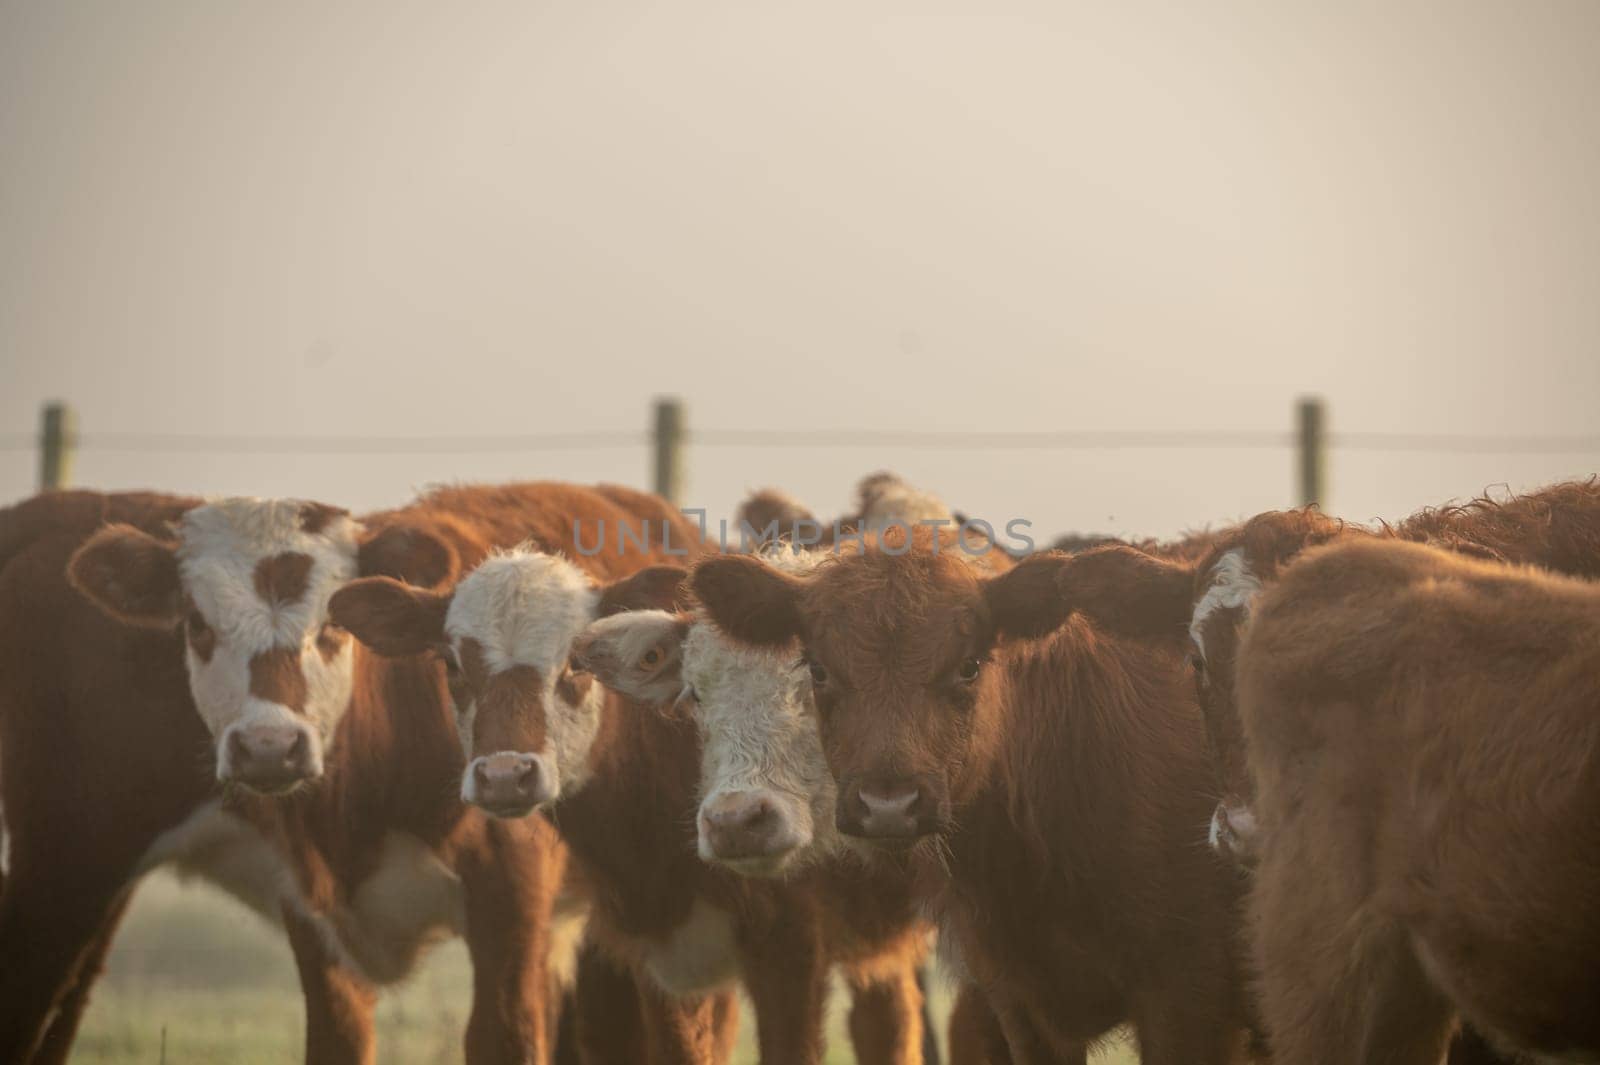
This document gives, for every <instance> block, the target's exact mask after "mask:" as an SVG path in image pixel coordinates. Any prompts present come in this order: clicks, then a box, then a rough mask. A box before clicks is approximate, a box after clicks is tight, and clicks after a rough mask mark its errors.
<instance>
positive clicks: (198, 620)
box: [184, 610, 211, 636]
mask: <svg viewBox="0 0 1600 1065" xmlns="http://www.w3.org/2000/svg"><path fill="white" fill-rule="evenodd" d="M184 621H185V622H186V623H187V624H188V626H189V631H190V632H191V633H193V634H195V635H196V636H198V635H200V634H201V633H203V632H210V631H211V626H210V625H207V624H206V619H205V618H203V617H201V616H200V611H198V610H191V611H189V616H188V617H187V618H185V619H184Z"/></svg>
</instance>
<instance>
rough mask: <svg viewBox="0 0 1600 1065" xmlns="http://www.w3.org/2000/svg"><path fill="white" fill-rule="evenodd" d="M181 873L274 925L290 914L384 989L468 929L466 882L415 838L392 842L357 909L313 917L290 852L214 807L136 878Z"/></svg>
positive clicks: (193, 819) (147, 859)
mask: <svg viewBox="0 0 1600 1065" xmlns="http://www.w3.org/2000/svg"><path fill="white" fill-rule="evenodd" d="M164 865H172V866H173V867H174V868H175V870H176V872H177V873H178V875H179V876H180V877H184V878H198V879H202V880H205V881H207V882H208V883H211V884H213V885H215V886H216V887H219V888H221V889H222V890H223V891H225V892H227V893H228V894H230V895H232V896H233V897H234V898H236V899H238V900H239V901H240V902H242V903H244V904H245V905H246V906H248V907H249V908H250V909H251V910H254V911H255V912H256V913H258V914H260V915H261V916H262V917H264V918H266V919H267V920H268V921H270V922H272V923H273V924H281V923H282V920H283V909H284V908H285V907H288V908H290V909H292V910H293V911H294V912H295V913H296V914H298V915H299V916H301V917H302V918H304V919H306V920H307V921H309V922H310V923H311V924H312V925H313V926H315V927H316V928H317V929H318V930H319V931H320V932H321V934H322V936H323V938H324V939H325V940H326V942H327V944H328V948H329V950H330V952H331V953H333V954H334V955H335V956H336V957H339V958H341V959H342V960H343V961H344V962H345V963H346V964H348V965H350V966H351V967H352V968H354V969H356V970H357V971H359V972H361V973H363V974H364V975H365V976H366V977H367V978H368V979H370V980H372V981H373V982H375V983H393V982H395V981H397V980H400V979H402V978H403V977H405V976H406V974H407V973H408V972H409V971H410V970H411V967H412V964H413V963H414V961H415V959H416V957H417V956H418V955H419V954H420V953H421V951H423V950H424V949H426V948H427V947H428V946H429V945H431V944H432V943H434V942H436V941H437V940H439V939H442V938H445V937H447V936H449V935H454V934H460V933H461V931H462V930H463V928H464V927H465V921H464V916H463V915H464V909H463V902H462V895H461V881H460V878H458V877H457V876H456V875H455V873H453V872H452V871H451V870H450V869H449V868H448V867H446V866H445V865H444V863H443V862H441V861H440V860H439V859H438V857H437V856H436V855H435V854H434V853H433V852H432V851H431V850H429V849H428V848H427V847H426V846H424V845H423V843H422V842H421V841H420V840H418V839H416V838H415V837H413V836H409V835H406V834H404V833H399V832H391V833H389V835H388V836H386V837H385V839H384V843H383V851H382V854H381V856H380V857H379V860H378V865H377V868H376V869H374V870H373V872H372V875H371V876H369V877H367V879H366V880H364V881H362V882H361V884H359V885H358V886H357V887H356V890H355V892H354V895H353V897H352V899H351V902H350V905H349V907H348V908H345V909H341V910H340V911H338V912H336V913H334V914H332V915H328V914H323V913H319V912H316V911H313V910H312V909H310V907H309V906H308V905H307V903H306V900H305V898H304V896H303V895H302V894H301V891H300V885H299V880H298V879H297V877H296V876H295V873H294V870H293V869H292V868H291V867H290V865H289V863H288V862H287V861H286V860H285V858H284V856H283V854H282V853H281V852H279V851H278V850H277V848H275V847H274V846H272V844H271V843H269V842H268V841H267V839H266V838H265V837H263V836H262V835H261V834H260V833H259V832H257V831H256V829H255V828H254V827H253V826H252V825H250V823H249V822H247V821H245V820H244V819H243V818H241V817H238V816H236V815H234V814H231V813H228V812H227V811H226V810H224V809H222V805H221V802H220V801H219V800H213V801H211V802H209V803H206V804H205V805H203V806H201V807H199V808H198V809H196V810H195V811H194V812H193V813H192V814H190V815H189V816H188V817H187V818H185V819H184V820H183V821H182V822H181V823H180V824H178V825H176V826H175V827H173V828H170V829H168V830H167V831H166V832H163V833H162V834H161V835H160V836H158V837H157V838H156V839H155V841H154V842H153V843H152V844H151V845H150V847H149V849H148V850H146V851H145V853H144V855H143V857H142V858H141V859H140V861H139V864H138V866H137V867H136V869H135V873H134V879H135V880H137V879H138V878H139V877H141V876H143V875H144V874H145V873H147V872H150V871H152V870H154V869H156V868H158V867H160V866H164Z"/></svg>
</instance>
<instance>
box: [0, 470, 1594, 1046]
mask: <svg viewBox="0 0 1600 1065" xmlns="http://www.w3.org/2000/svg"><path fill="white" fill-rule="evenodd" d="M860 495H861V498H860V502H859V506H858V508H857V512H856V513H854V514H852V515H850V517H849V518H847V519H844V520H842V521H841V522H838V523H835V527H834V528H835V532H836V533H838V532H841V531H842V533H843V535H837V536H834V537H831V538H830V541H831V542H830V543H828V544H827V545H826V546H817V547H811V548H805V547H801V546H797V545H796V544H795V543H792V542H789V541H787V540H785V539H783V538H775V539H772V538H769V539H767V540H766V542H763V543H761V544H759V545H752V546H750V547H749V548H748V549H740V548H738V547H729V546H725V545H720V544H714V543H711V542H710V541H709V540H707V539H705V538H704V537H703V536H702V534H701V530H700V529H699V528H697V527H696V526H695V525H694V524H692V523H690V522H689V521H687V520H685V519H684V518H683V516H682V515H680V514H679V513H678V512H676V511H675V510H674V509H673V508H671V507H670V506H668V505H667V504H666V503H665V502H664V501H663V500H661V499H659V498H657V497H655V496H650V495H647V494H643V493H640V492H636V491H632V490H629V489H623V488H617V487H612V486H600V487H595V488H588V487H580V486H574V485H567V484H557V483H539V484H520V485H508V486H497V487H452V488H444V489H438V490H434V491H432V492H429V493H428V494H425V495H423V496H421V497H420V498H419V499H417V500H416V501H415V502H414V503H412V504H410V505H408V506H405V507H402V508H399V509H396V510H391V511H384V512H381V513H375V514H369V515H365V516H362V517H360V518H356V517H353V516H351V515H350V514H349V513H348V512H346V511H344V510H341V509H338V508H335V507H331V506H326V505H322V504H314V503H305V502H300V501H294V500H259V499H224V500H212V501H202V500H198V499H188V498H179V497H174V496H165V495H155V494H99V493H91V492H61V493H54V494H46V495H41V496H38V497H35V498H33V499H30V500H27V501H24V502H22V503H19V504H17V505H14V506H12V507H10V508H6V509H4V510H0V795H3V801H4V804H3V814H0V825H3V833H4V834H3V842H0V870H3V876H4V879H3V880H0V1062H8V1063H28V1065H40V1063H59V1062H63V1061H65V1060H66V1059H67V1056H68V1054H69V1051H70V1048H71V1045H72V1042H73V1038H74V1035H75V1033H76V1031H77V1027H78V1023H79V1021H80V1019H81V1018H82V1015H83V1012H84V1009H85V1006H86V1004H87V1001H88V998H89V994H90V991H91V987H92V985H93V983H94V981H95V979H96V977H97V976H98V975H99V973H100V971H101V968H102V965H103V962H104V959H105V957H106V953H107V951H108V949H109V946H110V943H111V940H112V938H113V935H114V933H115V931H116V927H117V924H118V921H119V919H120V917H121V915H122V912H123V910H124V909H125V908H126V906H127V902H128V899H129V897H130V894H131V892H132V889H133V887H134V885H135V884H136V883H137V881H138V880H139V878H140V877H141V876H142V875H143V874H144V873H146V872H147V871H149V870H151V869H153V868H156V867H158V866H163V865H171V866H175V867H176V868H177V869H178V870H180V871H181V872H183V873H186V874H192V875H196V876H200V877H204V878H206V879H208V880H210V881H212V882H214V883H216V884H218V885H219V886H221V887H222V888H224V889H225V890H227V891H229V892H230V893H232V894H233V895H235V896H237V897H238V898H239V899H241V900H243V901H244V902H246V903H247V904H248V905H250V906H251V907H253V908H254V909H256V910H258V911H259V912H261V913H262V914H264V915H266V916H268V917H269V918H271V919H272V920H274V921H277V922H279V923H281V925H282V927H283V929H284V931H285V932H286V934H287V939H288V942H289V944H290V947H291V949H292V951H293V953H294V957H295V960H296V963H297V966H298V970H299V973H300V977H301V981H302V985H303V989H304V993H305V1005H306V1060H307V1061H308V1062H315V1063H334V1062H338V1063H346V1062H349V1063H365V1062H372V1061H374V1060H375V1059H376V1048H375V1045H374V1035H373V1024H372V1013H373V1006H374V1000H375V996H376V989H377V988H378V987H381V986H382V985H384V984H388V983H392V982H394V981H397V980H400V979H402V978H404V977H405V976H406V975H407V973H408V972H410V971H411V970H412V968H413V967H414V965H415V963H416V961H417V959H418V957H419V956H420V955H421V953H422V952H423V951H424V950H425V949H426V948H427V947H428V946H429V945H430V944H431V943H433V942H435V941H437V940H438V939H440V938H442V937H446V936H449V935H460V936H463V937H464V938H465V940H466V943H467V946H468V950H469V953H470V956H471V961H472V966H473V982H472V1009H471V1017H470V1021H469V1023H468V1026H467V1030H466V1033H465V1056H466V1060H467V1061H468V1062H469V1063H471V1065H478V1063H501V1062H516V1063H526V1062H537V1063H543V1062H547V1061H560V1062H570V1061H578V1062H597V1063H598V1062H605V1063H610V1062H626V1063H633V1062H651V1063H662V1065H665V1063H672V1065H678V1063H683V1065H690V1063H693V1065H709V1063H712V1062H721V1061H725V1060H726V1059H727V1057H728V1056H729V1054H730V1053H731V1047H732V1040H733V1033H734V1029H735V1027H736V1025H737V1023H738V1006H737V1001H738V1000H737V998H736V997H735V989H736V988H737V987H739V986H741V985H742V987H743V988H744V990H745V991H746V992H747V994H748V997H749V1001H750V1003H751V1005H752V1007H753V1010H754V1013H755V1026H756V1033H757V1038H758V1043H759V1047H760V1053H761V1060H762V1062H764V1063H767V1065H782V1063H794V1065H802V1063H804V1065H815V1063H816V1062H818V1061H819V1060H820V1059H821V1055H822V1039H823V1016H824V1008H825V1000H826V996H827V992H828V989H829V987H830V984H831V981H832V979H833V975H834V974H835V973H839V974H842V976H843V981H844V983H845V985H846V986H847V987H848V989H849V992H850V996H851V1000H850V1005H849V1033H850V1039H851V1042H852V1044H853V1047H854V1050H855V1053H856V1056H857V1059H858V1060H860V1061H862V1062H867V1063H876V1065H910V1063H914V1062H920V1061H930V1060H932V1059H933V1057H934V1056H935V1055H936V1053H937V1052H936V1050H935V1044H934V1042H933V1040H932V1039H931V1038H930V1035H931V1033H930V1032H929V1023H928V1019H927V1018H928V1013H927V1011H926V1009H925V1007H924V1002H923V989H924V986H925V985H924V981H923V979H922V977H921V972H922V968H923V966H924V965H925V963H926V961H927V955H928V952H929V950H930V949H931V947H930V944H932V943H933V942H934V941H935V940H936V941H937V947H938V950H939V952H940V955H941V957H942V958H943V959H944V960H945V962H946V963H947V965H948V967H949V969H950V971H951V972H953V973H955V974H956V976H957V979H958V980H959V988H960V990H959V994H958V997H957V1002H956V1006H955V1008H954V1010H953V1012H952V1014H951V1019H950V1030H949V1042H948V1046H949V1056H950V1059H951V1060H952V1061H953V1062H954V1063H955V1065H977V1063H990V1065H998V1063H1002V1062H1009V1063H1014V1065H1035V1063H1041V1062H1077V1063H1083V1062H1085V1060H1086V1056H1087V1053H1088V1050H1089V1049H1090V1048H1091V1047H1092V1046H1093V1044H1094V1043H1095V1042H1096V1041H1097V1040H1099V1039H1101V1038H1103V1037H1105V1036H1106V1035H1108V1034H1109V1033H1112V1032H1113V1031H1115V1030H1117V1029H1119V1028H1120V1027H1122V1026H1126V1028H1127V1029H1128V1030H1129V1031H1131V1033H1132V1035H1133V1037H1134V1039H1135V1040H1136V1043H1137V1046H1138V1050H1139V1053H1140V1057H1141V1060H1142V1061H1144V1062H1146V1063H1147V1065H1172V1063H1180V1062H1181V1063H1201V1065H1206V1063H1223V1062H1230V1061H1244V1060H1260V1061H1268V1060H1271V1061H1279V1062H1287V1063H1296V1065H1298V1063H1328V1065H1332V1063H1343V1062H1370V1063H1379V1062H1383V1063H1395V1065H1408V1063H1413V1062H1415V1063H1424V1062H1427V1063H1435V1062H1439V1061H1441V1060H1445V1059H1446V1058H1448V1060H1449V1061H1450V1062H1452V1063H1463V1062H1475V1061H1484V1062H1492V1061H1515V1060H1570V1061H1597V1060H1600V586H1596V585H1593V584H1590V583H1588V581H1589V580H1591V579H1594V578H1600V482H1597V481H1595V480H1590V481H1586V482H1575V483H1568V484H1562V485H1556V486H1553V487H1551V488H1548V489H1545V490H1543V491H1539V492H1534V493H1530V494H1527V495H1523V496H1519V497H1513V498H1509V499H1503V500H1488V499H1484V500H1478V501H1475V502H1472V503H1469V504H1467V505H1464V506H1447V507H1440V508H1435V509H1430V510H1425V511H1422V512H1420V513H1419V514H1417V515H1416V516H1414V517H1412V518H1410V519H1408V520H1405V521H1402V522H1400V523H1398V524H1395V525H1392V526H1390V525H1384V526H1379V527H1376V528H1373V527H1364V526H1354V525H1347V524H1343V523H1340V522H1338V521H1335V520H1332V519H1330V518H1328V517H1325V516H1323V515H1322V514H1320V513H1318V512H1317V511H1315V510H1294V511H1284V512H1273V513H1267V514H1262V515H1260V516H1258V517H1255V518H1253V519H1251V520H1249V521H1246V522H1244V523H1243V524H1241V525H1238V526H1236V527H1231V528H1228V529H1225V530H1222V531H1217V532H1209V533H1205V534H1200V535H1195V536H1191V537H1189V538H1187V539H1184V540H1182V541H1179V542H1173V543H1154V542H1147V543H1138V544H1134V543H1122V542H1106V543H1098V544H1085V543H1073V544H1063V547H1062V549H1058V550H1053V551H1046V552H1040V553H1035V554H1031V555H1029V556H1027V557H1025V558H1020V559H1018V558H1013V557H1012V556H1011V555H1010V554H1008V553H1006V552H1004V551H1001V550H998V549H988V548H991V547H992V546H993V545H991V544H989V543H987V542H984V541H983V536H982V534H981V532H979V531H975V527H974V525H972V524H971V523H967V524H958V521H957V519H956V517H955V515H953V514H951V513H950V512H948V511H946V510H944V509H943V508H942V505H939V504H938V503H937V501H936V500H934V499H933V497H931V496H929V495H927V494H925V493H921V492H918V491H916V490H914V489H912V488H910V487H909V486H907V485H905V484H904V483H902V482H900V481H899V480H897V479H895V478H892V477H886V476H878V477H875V478H869V479H868V481H866V482H864V483H863V486H862V491H861V493H860ZM742 516H743V518H744V519H746V521H747V523H748V525H749V527H751V528H756V529H763V528H764V529H765V530H766V531H767V532H768V533H771V532H772V531H773V530H774V529H775V528H776V529H779V530H781V529H783V528H784V527H786V526H787V527H792V526H793V523H795V522H798V521H800V520H801V519H809V517H810V516H809V515H808V514H806V513H805V511H804V509H803V508H801V507H799V505H798V504H795V503H793V502H792V501H790V500H788V499H786V498H785V497H783V496H781V495H779V494H777V493H772V492H765V493H760V494H758V495H757V496H755V497H752V498H751V499H750V500H749V501H748V502H747V503H746V505H745V507H744V510H743V513H742ZM946 519H948V520H946ZM597 527H609V528H610V529H612V530H618V529H624V528H633V529H635V530H639V532H637V533H636V534H635V535H634V536H631V537H629V536H621V537H617V536H613V538H612V541H611V542H610V543H604V544H603V545H602V549H600V550H596V549H594V547H593V545H592V544H586V543H585V542H583V541H582V540H581V539H580V537H582V536H583V535H584V534H583V532H582V530H585V529H588V530H594V529H595V528H597ZM651 528H653V529H654V530H656V531H657V534H658V535H655V536H653V537H652V536H651V535H650V534H649V532H648V531H647V530H648V529H651ZM589 535H590V536H591V538H592V532H591V533H590V534H589ZM758 539H759V538H758ZM530 815H534V816H530ZM935 930H936V932H935Z"/></svg>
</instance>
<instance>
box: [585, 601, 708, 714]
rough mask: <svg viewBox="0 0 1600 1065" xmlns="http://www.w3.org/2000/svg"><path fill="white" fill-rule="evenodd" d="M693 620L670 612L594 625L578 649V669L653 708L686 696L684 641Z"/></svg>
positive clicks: (634, 614) (638, 613)
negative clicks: (650, 704) (653, 705)
mask: <svg viewBox="0 0 1600 1065" xmlns="http://www.w3.org/2000/svg"><path fill="white" fill-rule="evenodd" d="M689 624H690V622H689V619H688V618H686V617H684V616H683V615H681V614H672V613H669V612H667V611H665V610H631V611H625V612H623V613H620V614H615V615H613V616H611V617H608V618H602V619H601V620H599V621H597V622H595V623H594V624H593V625H590V626H589V627H588V628H587V629H585V630H584V631H583V632H582V633H580V634H579V636H578V638H577V639H576V640H574V641H573V643H572V666H573V668H574V669H586V670H588V671H589V672H590V673H593V674H594V675H595V678H596V679H597V680H599V681H600V683H601V684H604V685H605V686H606V687H608V688H611V689H613V690H614V691H619V692H622V693H623V694H624V695H631V696H632V697H634V698H635V699H639V700H642V701H644V702H651V703H665V702H672V701H674V700H676V699H677V698H678V696H679V695H681V694H682V693H683V641H684V639H685V637H687V636H688V635H689Z"/></svg>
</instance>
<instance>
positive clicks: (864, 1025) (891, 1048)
mask: <svg viewBox="0 0 1600 1065" xmlns="http://www.w3.org/2000/svg"><path fill="white" fill-rule="evenodd" d="M845 976H846V979H847V980H848V982H849V984H850V1043H851V1045H852V1046H853V1047H854V1048H855V1052H856V1061H857V1062H859V1063H860V1065H922V1063H923V1061H924V1047H923V1028H922V1005H923V1002H922V990H921V988H920V987H918V986H917V978H916V972H915V970H914V967H913V966H912V965H911V964H909V963H908V964H906V965H905V966H904V967H902V968H897V969H895V970H893V971H891V972H887V973H885V972H876V973H855V972H847V973H846V974H845Z"/></svg>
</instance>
